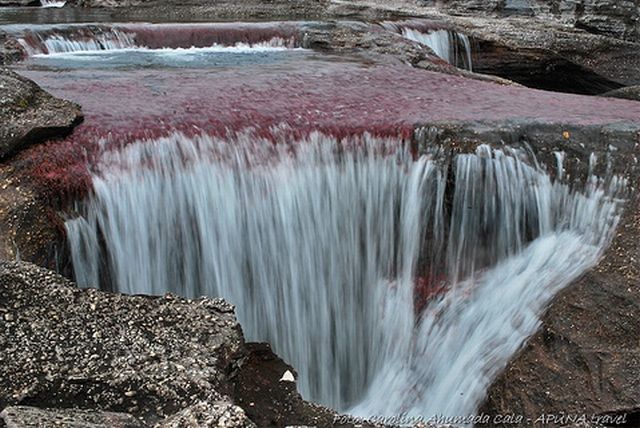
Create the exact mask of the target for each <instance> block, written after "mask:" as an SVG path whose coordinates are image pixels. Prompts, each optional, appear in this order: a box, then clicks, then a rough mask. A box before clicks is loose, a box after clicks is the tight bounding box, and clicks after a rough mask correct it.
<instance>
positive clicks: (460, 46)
mask: <svg viewBox="0 0 640 428" xmlns="http://www.w3.org/2000/svg"><path fill="white" fill-rule="evenodd" d="M401 31H402V35H403V36H404V37H406V38H407V39H409V40H413V41H414V42H418V43H421V44H423V45H426V46H428V47H429V48H431V50H432V51H433V52H434V53H435V54H436V55H437V56H439V57H440V58H442V59H444V60H445V61H447V62H448V63H449V64H452V65H455V66H456V67H460V68H464V69H466V70H469V71H472V69H473V64H472V60H471V43H470V42H469V37H467V36H466V35H465V34H462V33H458V32H456V31H450V30H436V31H431V32H429V33H423V32H421V31H419V30H416V29H412V28H406V27H404V28H402V29H401Z"/></svg>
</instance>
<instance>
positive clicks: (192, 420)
mask: <svg viewBox="0 0 640 428" xmlns="http://www.w3.org/2000/svg"><path fill="white" fill-rule="evenodd" d="M218 427H220V428H255V427H256V424H254V423H253V422H251V420H249V418H247V415H246V414H245V412H244V410H242V409H241V408H240V407H238V406H236V405H234V404H233V403H231V402H229V401H213V402H211V401H198V402H197V403H194V404H193V405H191V406H189V407H187V408H186V409H184V410H182V411H180V412H179V413H176V414H175V415H173V416H171V417H169V418H167V419H166V420H164V421H162V422H160V423H159V424H157V425H156V426H155V428H218Z"/></svg>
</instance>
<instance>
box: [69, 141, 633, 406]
mask: <svg viewBox="0 0 640 428" xmlns="http://www.w3.org/2000/svg"><path fill="white" fill-rule="evenodd" d="M522 157H523V155H522V153H519V152H515V151H513V152H505V151H501V150H493V149H490V148H489V147H487V146H481V147H479V148H478V150H477V152H476V153H472V154H461V155H457V156H456V157H455V158H454V159H450V158H449V157H448V156H447V155H446V154H445V153H443V152H441V151H439V150H435V149H434V150H433V151H432V152H431V153H430V154H426V155H423V156H420V157H418V158H415V157H414V156H412V155H411V153H410V152H409V151H408V149H407V148H406V147H405V146H404V145H403V143H402V142H401V141H398V140H394V139H379V138H374V137H370V136H363V137H361V138H357V139H353V140H348V141H337V140H336V139H335V138H332V137H327V136H324V135H321V134H312V135H311V136H310V137H308V138H306V139H304V140H303V141H295V142H291V143H286V142H284V141H282V142H280V143H279V144H276V145H274V144H273V143H272V142H270V141H266V140H261V139H260V138H258V137H256V136H255V135H253V134H251V133H247V134H242V135H239V136H237V137H234V138H232V139H229V140H222V139H214V138H210V137H207V136H200V137H194V138H187V137H185V136H183V135H181V134H175V135H172V136H170V137H167V138H161V139H157V140H151V141H141V142H138V143H134V144H131V145H128V146H126V147H125V148H123V149H120V150H117V149H113V150H107V151H106V152H105V153H104V154H103V155H102V158H101V161H100V162H99V164H98V165H97V166H96V169H95V171H94V175H93V185H94V189H95V192H94V194H93V195H92V196H91V197H90V198H89V199H88V200H87V201H86V202H85V203H84V204H82V206H80V207H79V208H78V209H79V213H80V215H78V216H76V217H75V218H72V219H70V220H68V221H67V222H66V227H67V232H68V237H69V242H70V246H71V252H72V258H73V264H74V269H75V276H76V279H77V281H78V283H79V284H80V285H82V286H97V285H99V284H102V285H103V286H105V287H109V288H112V289H115V290H117V291H120V292H125V293H146V294H162V293H165V292H167V291H171V292H175V293H178V294H181V295H184V296H189V297H194V296H199V295H202V294H206V295H210V296H223V297H225V298H226V299H228V300H230V301H231V302H233V303H234V304H236V305H237V312H238V317H239V319H240V322H241V323H242V326H243V329H244V332H245V334H246V335H247V338H248V340H266V341H269V342H271V343H272V344H273V346H274V348H275V350H276V352H277V353H279V354H280V355H281V356H283V357H284V358H285V360H287V361H288V362H289V363H291V364H292V365H293V366H294V367H295V368H296V370H298V372H299V388H300V390H301V392H302V394H303V395H304V396H305V397H307V398H310V399H314V400H318V401H320V402H322V403H324V404H327V405H330V406H333V407H335V408H338V409H341V410H347V411H350V412H352V413H354V414H357V415H363V416H371V415H397V414H400V413H404V412H406V413H407V414H410V415H415V416H418V415H420V416H425V415H430V414H435V413H439V414H444V415H447V414H453V415H459V414H464V413H472V412H473V411H474V410H476V409H477V406H478V405H479V403H480V402H481V401H482V398H483V397H484V394H485V392H486V388H487V386H488V385H489V384H490V382H491V381H492V380H493V379H494V378H495V376H496V375H497V373H499V371H500V370H501V369H502V368H503V367H504V366H505V365H506V364H507V362H508V360H509V359H510V358H511V356H512V355H513V354H514V353H515V352H517V350H518V349H519V348H520V347H521V346H522V344H523V343H524V341H525V340H526V338H527V337H528V336H530V335H531V334H533V333H534V332H535V330H536V328H537V327H538V325H539V322H540V321H539V320H540V315H541V313H542V312H543V311H544V309H545V308H546V306H547V305H548V303H549V301H550V299H551V298H552V297H553V296H554V295H555V294H556V293H557V292H558V291H559V290H561V289H562V288H563V287H565V286H566V285H568V284H569V283H570V282H571V281H573V280H574V279H575V278H577V277H578V276H579V275H580V274H581V273H583V272H584V271H585V270H587V269H589V268H590V267H592V266H593V265H594V264H595V263H596V262H597V261H598V259H599V257H600V256H601V255H602V252H603V251H604V249H605V248H606V246H607V244H608V243H609V240H610V239H611V236H612V234H613V231H614V229H615V226H616V224H617V222H618V218H619V214H620V209H621V205H622V202H621V200H620V199H619V198H618V196H619V192H620V191H621V190H622V189H623V188H624V187H625V185H626V184H625V183H624V182H623V181H621V180H619V179H617V178H615V177H614V178H611V179H609V180H601V179H598V178H597V177H594V176H591V177H589V179H588V181H587V183H586V184H585V185H584V186H583V188H582V189H579V190H573V189H572V188H570V187H569V186H568V185H566V184H563V183H562V182H560V181H554V180H552V179H551V178H550V176H549V175H547V174H546V172H545V171H544V170H542V169H539V168H538V167H533V166H530V165H529V164H527V163H526V162H525V161H524V160H523V159H522ZM450 165H451V166H450ZM451 177H453V181H452V180H451Z"/></svg>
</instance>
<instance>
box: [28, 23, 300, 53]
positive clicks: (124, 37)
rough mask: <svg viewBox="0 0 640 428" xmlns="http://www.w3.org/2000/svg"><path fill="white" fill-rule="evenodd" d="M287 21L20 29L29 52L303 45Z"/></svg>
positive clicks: (258, 48)
mask: <svg viewBox="0 0 640 428" xmlns="http://www.w3.org/2000/svg"><path fill="white" fill-rule="evenodd" d="M297 32H298V27H297V25H296V24H287V23H259V24H239V23H216V24H114V25H92V24H91V25H90V24H81V25H75V24H74V25H67V26H64V25H63V26H59V27H58V26H56V27H51V26H48V25H42V26H39V27H38V26H34V27H33V28H31V29H30V30H28V31H26V32H22V33H19V34H16V37H17V40H18V42H19V43H20V44H21V45H22V47H23V48H24V49H25V51H26V52H27V54H28V55H29V56H36V55H51V54H60V53H75V52H80V53H82V52H99V51H114V50H130V49H136V50H169V49H172V50H189V49H191V50H193V49H198V48H200V49H202V48H213V49H222V48H231V49H236V50H240V49H241V50H247V49H257V50H268V49H285V48H294V47H297V46H298V42H297Z"/></svg>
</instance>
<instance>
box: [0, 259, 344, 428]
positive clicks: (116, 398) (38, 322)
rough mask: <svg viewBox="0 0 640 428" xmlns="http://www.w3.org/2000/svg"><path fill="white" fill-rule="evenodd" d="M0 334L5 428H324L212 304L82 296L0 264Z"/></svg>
mask: <svg viewBox="0 0 640 428" xmlns="http://www.w3.org/2000/svg"><path fill="white" fill-rule="evenodd" d="M0 326H1V327H0V411H2V414H1V416H2V418H3V419H4V421H5V422H6V423H7V425H8V426H53V425H52V424H53V422H54V421H57V422H60V423H62V422H64V423H62V426H123V427H144V426H156V427H158V428H169V427H254V426H256V424H254V422H253V420H255V421H256V423H257V424H258V426H261V427H263V426H284V425H295V424H298V425H301V424H309V425H318V426H330V425H331V422H332V421H333V419H334V415H335V414H334V413H333V412H331V411H329V410H328V409H325V408H322V407H320V406H315V405H311V404H309V403H306V402H305V401H303V400H302V399H301V398H300V395H299V394H298V393H297V392H296V388H295V383H294V382H288V381H281V380H280V379H281V378H282V376H283V375H284V373H286V372H287V370H289V371H291V372H292V373H295V371H293V369H292V368H291V367H289V366H287V365H286V364H284V363H283V362H282V361H281V360H280V359H279V358H277V357H276V356H275V355H273V353H271V352H270V349H269V348H268V346H267V345H261V346H257V345H251V346H246V345H245V343H244V340H243V336H242V330H241V328H240V325H239V324H238V322H237V320H236V318H235V315H234V308H233V307H232V306H231V305H230V304H228V303H226V302H225V301H224V300H222V299H208V298H201V299H196V300H186V299H181V298H178V297H175V296H172V295H166V296H164V297H148V296H124V295H117V294H110V293H105V292H102V291H98V290H95V289H86V290H83V289H79V288H76V287H75V286H74V285H73V284H72V283H71V282H69V281H68V280H66V279H64V278H63V277H61V276H59V275H57V274H54V273H52V272H50V271H48V270H46V269H43V268H39V267H36V266H35V265H32V264H28V263H20V262H11V263H10V262H2V263H0ZM262 364H265V365H266V366H265V368H264V370H263V369H262V367H260V366H261V365H262ZM240 382H241V384H240ZM234 403H242V405H243V406H244V407H245V409H242V408H240V407H238V406H237V405H236V404H234ZM3 409H4V410H3ZM116 421H117V423H116ZM74 423H75V424H79V425H73V424H74ZM12 424H13V425H12ZM83 424H84V425H83ZM91 424H95V425H91Z"/></svg>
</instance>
